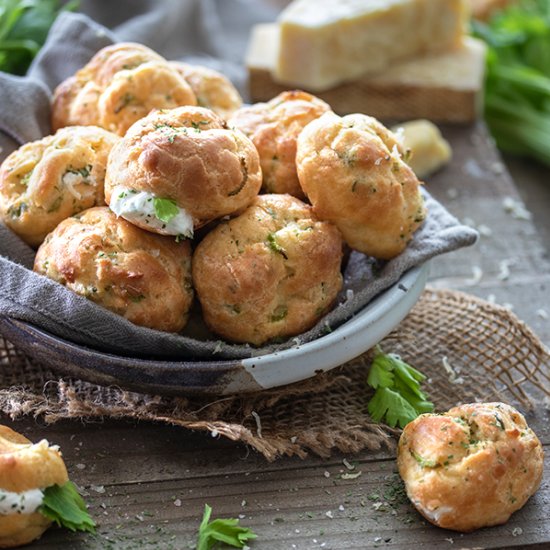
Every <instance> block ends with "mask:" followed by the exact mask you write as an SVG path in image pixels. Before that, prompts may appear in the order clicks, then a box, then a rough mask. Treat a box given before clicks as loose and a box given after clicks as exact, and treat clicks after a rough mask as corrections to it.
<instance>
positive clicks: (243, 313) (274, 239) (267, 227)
mask: <svg viewBox="0 0 550 550" xmlns="http://www.w3.org/2000/svg"><path fill="white" fill-rule="evenodd" d="M341 260H342V238H341V236H340V233H339V231H338V229H336V227H335V226H334V225H332V224H330V223H328V222H324V221H320V220H318V219H317V218H316V217H315V215H314V214H313V213H312V210H311V207H310V206H309V205H306V204H304V203H303V202H301V201H300V200H298V199H296V198H294V197H291V196H290V195H260V196H258V197H257V198H256V200H255V202H254V204H253V205H252V206H250V207H249V208H248V209H247V210H246V211H245V212H244V213H243V214H241V215H240V216H238V217H237V218H233V219H231V220H229V221H225V222H222V223H221V224H220V225H219V226H218V227H217V228H216V229H214V230H213V231H211V232H210V233H209V234H208V235H207V236H206V237H205V238H204V240H203V241H202V242H201V243H200V244H199V246H198V247H197V249H196V250H195V253H194V256H193V281H194V284H195V289H196V291H197V296H198V298H199V300H200V302H201V305H202V311H203V315H204V319H205V321H206V323H207V324H208V326H209V327H210V328H211V329H212V330H213V331H214V332H216V333H217V334H219V335H220V336H222V337H223V338H226V339H227V340H231V341H234V342H248V343H251V344H254V345H260V344H263V343H265V342H267V341H269V340H272V339H274V338H287V337H289V336H294V335H296V334H299V333H301V332H303V331H305V330H307V329H309V328H311V327H312V326H313V325H314V324H315V323H316V322H317V321H318V320H319V319H320V318H321V317H322V316H323V315H324V314H325V313H326V312H327V311H328V310H329V309H330V308H331V307H332V305H333V304H334V301H335V299H336V295H337V294H338V291H339V290H340V289H341V287H342V275H341V273H340V264H341Z"/></svg>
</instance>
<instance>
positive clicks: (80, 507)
mask: <svg viewBox="0 0 550 550" xmlns="http://www.w3.org/2000/svg"><path fill="white" fill-rule="evenodd" d="M38 511H39V512H40V513H41V514H42V515H43V516H46V517H47V518H48V519H51V520H52V521H53V522H55V523H57V525H59V526H60V527H66V528H67V529H70V530H71V531H87V532H88V533H95V526H96V524H95V522H94V520H93V519H92V518H91V517H90V514H88V510H87V509H86V504H85V502H84V500H83V499H82V497H81V496H80V494H79V493H78V490H77V489H76V487H75V485H74V483H72V482H71V481H67V483H65V484H64V485H52V486H51V487H47V488H46V489H44V499H43V500H42V505H41V506H40V508H39V509H38Z"/></svg>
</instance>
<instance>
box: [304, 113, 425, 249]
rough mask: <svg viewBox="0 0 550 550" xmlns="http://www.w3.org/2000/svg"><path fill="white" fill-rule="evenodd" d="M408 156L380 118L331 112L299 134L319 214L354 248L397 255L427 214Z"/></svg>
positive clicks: (306, 186)
mask: <svg viewBox="0 0 550 550" xmlns="http://www.w3.org/2000/svg"><path fill="white" fill-rule="evenodd" d="M403 156H404V152H403V151H402V150H401V146H400V144H399V142H398V140H397V139H396V137H395V136H394V135H393V134H392V132H390V131H389V130H388V129H387V128H386V127H385V126H383V125H382V124H381V123H380V122H378V121H377V120H376V119H375V118H372V117H369V116H367V115H362V114H353V115H347V116H345V117H339V116H338V115H335V114H334V113H326V114H324V115H323V116H322V117H321V118H318V119H317V120H314V121H313V122H310V123H309V124H308V125H307V126H306V127H305V128H304V130H303V131H302V133H301V134H300V135H299V137H298V151H297V155H296V165H297V169H298V177H299V178H300V184H301V186H302V189H303V190H304V191H305V193H306V195H307V197H308V199H309V200H310V202H311V204H312V205H313V209H314V211H315V213H316V214H317V216H319V218H321V219H323V220H328V221H331V222H332V223H334V224H336V226H337V227H338V229H340V231H341V232H342V235H343V237H344V240H345V241H346V243H347V244H348V245H349V246H350V247H351V248H353V249H355V250H358V251H359V252H363V253H365V254H368V255H370V256H373V257H375V258H380V259H391V258H393V257H395V256H397V255H398V254H399V253H400V252H402V251H403V250H404V248H405V247H406V245H407V243H408V242H409V241H410V240H411V238H412V235H413V233H414V232H415V230H416V229H417V228H418V227H419V226H420V224H421V223H422V221H423V220H424V218H425V217H426V209H425V206H424V200H423V198H422V195H421V193H420V188H419V185H420V182H419V181H418V179H417V177H416V176H415V174H414V172H413V171H412V169H411V168H410V167H409V166H408V165H407V164H406V163H405V162H404V160H403Z"/></svg>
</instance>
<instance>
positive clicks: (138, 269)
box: [34, 207, 193, 332]
mask: <svg viewBox="0 0 550 550" xmlns="http://www.w3.org/2000/svg"><path fill="white" fill-rule="evenodd" d="M34 270H35V271H36V272H37V273H41V274H42V275H45V276H47V277H49V278H50V279H53V280H54V281H57V282H59V283H60V284H62V285H64V286H66V287H67V288H68V289H70V290H72V291H73V292H76V293H77V294H80V295H81V296H84V297H86V298H89V299H90V300H92V301H94V302H96V303H97V304H99V305H101V306H103V307H106V308H107V309H110V310H111V311H113V312H115V313H117V314H119V315H122V316H123V317H126V319H128V320H129V321H131V322H132V323H135V324H136V325H141V326H145V327H149V328H153V329H157V330H165V331H168V332H178V331H179V330H181V329H182V328H183V327H184V326H185V324H186V323H187V319H188V315H189V309H190V307H191V304H192V301H193V289H192V285H191V247H190V245H189V242H188V241H184V242H176V239H174V238H173V237H163V236H161V235H156V234H154V233H150V232H148V231H144V230H142V229H140V228H139V227H136V226H134V225H132V224H131V223H129V222H127V221H126V220H124V219H122V218H117V216H116V215H115V214H114V213H113V212H111V210H109V208H107V207H97V208H90V209H89V210H86V211H84V212H82V213H81V214H78V215H77V216H74V217H72V218H68V219H67V220H65V221H63V222H61V223H60V224H59V225H58V226H57V228H56V229H55V230H54V231H53V232H52V233H50V234H49V235H48V236H47V237H46V240H45V241H44V243H43V244H42V246H41V247H40V248H39V249H38V252H37V254H36V258H35V262H34Z"/></svg>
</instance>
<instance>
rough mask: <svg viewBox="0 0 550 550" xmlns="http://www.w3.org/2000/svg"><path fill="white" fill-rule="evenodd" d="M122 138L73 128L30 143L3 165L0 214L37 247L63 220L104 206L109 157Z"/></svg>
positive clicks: (88, 128)
mask: <svg viewBox="0 0 550 550" xmlns="http://www.w3.org/2000/svg"><path fill="white" fill-rule="evenodd" d="M119 139H120V138H119V137H118V136H116V135H115V134H112V133H111V132H107V131H106V130H103V129H102V128H98V127H96V126H70V127H68V128H62V129H61V130H59V131H58V132H57V133H56V134H55V135H52V136H47V137H45V138H42V139H40V140H37V141H33V142H30V143H27V144H25V145H23V146H22V147H20V148H19V149H17V150H16V151H14V152H13V153H12V154H11V155H9V156H8V157H7V158H6V160H5V161H4V162H3V163H2V166H1V167H0V217H1V219H2V220H3V221H4V223H5V224H6V225H7V226H8V227H9V228H10V229H11V230H12V231H14V232H15V233H17V234H18V235H19V236H20V237H21V238H22V239H23V240H24V241H25V242H27V243H28V244H30V245H31V246H38V245H40V243H41V242H42V241H43V240H44V238H45V237H46V235H47V234H48V233H49V232H50V231H52V230H53V229H54V228H55V227H56V226H57V224H58V223H59V222H61V221H62V220H64V219H65V218H68V217H69V216H72V215H74V214H77V213H78V212H81V211H82V210H85V209H86V208H91V207H92V206H100V205H104V204H105V198H104V192H103V185H104V181H105V169H106V166H107V157H108V156H109V153H110V151H111V148H112V147H113V145H114V144H115V143H116V142H117V141H118V140H119Z"/></svg>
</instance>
